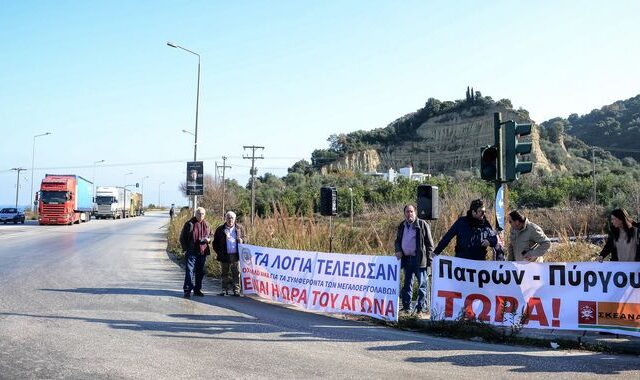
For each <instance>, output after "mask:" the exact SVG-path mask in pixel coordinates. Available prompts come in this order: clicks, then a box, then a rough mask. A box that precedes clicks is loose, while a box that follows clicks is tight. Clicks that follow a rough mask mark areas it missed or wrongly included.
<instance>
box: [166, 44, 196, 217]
mask: <svg viewBox="0 0 640 380" xmlns="http://www.w3.org/2000/svg"><path fill="white" fill-rule="evenodd" d="M167 45H168V46H171V47H172V48H176V49H181V50H184V51H186V52H188V53H191V54H193V55H195V56H197V57H198V85H197V87H196V129H195V133H193V137H194V140H193V161H197V157H198V104H199V103H200V54H198V53H196V52H194V51H191V50H189V49H186V48H183V47H182V46H180V45H176V44H174V43H173V42H167ZM183 131H184V129H183ZM197 207H198V196H197V195H194V196H193V212H194V213H195V212H196V208H197Z"/></svg>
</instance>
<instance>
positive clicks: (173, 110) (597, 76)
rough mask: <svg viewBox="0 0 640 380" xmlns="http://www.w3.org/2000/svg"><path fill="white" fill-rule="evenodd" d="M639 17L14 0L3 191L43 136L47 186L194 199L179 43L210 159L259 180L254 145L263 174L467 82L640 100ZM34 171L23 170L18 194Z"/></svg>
mask: <svg viewBox="0 0 640 380" xmlns="http://www.w3.org/2000/svg"><path fill="white" fill-rule="evenodd" d="M639 14H640V2H638V1H634V0H630V1H613V2H605V1H537V2H516V1H456V2H432V1H400V2H392V1H375V0H374V1H234V2H221V1H29V0H25V1H17V0H15V1H8V0H7V1H3V2H2V7H1V10H0V25H2V29H1V32H0V46H2V59H0V83H1V85H0V130H1V132H2V150H0V204H12V203H13V202H14V200H15V189H16V188H15V181H16V175H15V172H14V171H10V170H9V169H10V168H13V167H24V168H26V169H30V168H31V164H32V147H33V136H34V135H37V134H40V133H44V132H51V133H52V134H51V135H49V136H43V137H39V138H37V139H36V155H35V160H34V163H35V168H36V170H35V171H34V177H35V180H34V183H35V185H34V191H35V190H36V189H37V188H38V184H39V182H40V180H41V178H42V176H43V175H44V174H45V173H58V174H63V173H73V174H80V175H82V176H84V177H86V178H88V179H90V180H91V179H92V178H93V177H94V175H95V180H96V181H95V182H96V184H97V185H119V186H121V185H123V184H125V183H126V184H130V183H135V182H142V178H143V177H146V176H149V178H146V179H145V180H144V184H145V195H146V198H147V199H146V202H145V203H148V202H153V203H157V202H158V201H161V202H162V203H164V204H167V203H171V202H175V203H178V204H186V199H184V198H183V197H182V196H181V195H180V193H179V191H178V186H179V184H180V182H181V181H184V177H185V174H184V172H185V162H186V161H188V160H191V159H192V157H193V136H191V135H188V134H185V133H183V132H181V130H182V129H186V130H189V131H193V129H194V121H195V97H196V69H197V58H196V57H195V56H193V55H191V54H188V53H186V52H184V51H181V50H178V49H173V48H171V47H168V46H167V45H166V42H167V41H173V42H175V43H177V44H179V45H181V46H184V47H185V48H188V49H190V50H193V51H195V52H198V53H199V54H200V55H201V57H202V58H201V60H202V61H201V65H202V66H201V70H202V73H201V89H200V91H201V92H200V94H201V96H200V107H199V112H200V115H199V148H198V157H199V159H203V160H204V165H205V172H208V173H213V168H214V162H215V161H218V162H219V163H221V162H222V159H221V157H222V156H227V157H228V161H227V164H228V165H230V166H232V168H231V169H229V170H228V171H227V175H228V177H230V178H235V179H237V180H238V181H239V182H240V183H241V184H245V183H246V182H247V179H248V177H249V166H250V161H249V160H245V159H242V155H243V154H245V153H249V152H248V151H244V150H243V148H242V147H243V146H244V145H261V146H264V147H265V149H264V151H263V155H264V157H265V159H263V160H259V161H257V164H258V170H259V174H264V173H265V172H272V173H274V174H277V175H279V176H283V175H285V174H286V168H287V167H290V166H291V165H292V164H293V163H294V162H296V161H298V160H299V159H309V158H310V155H311V152H312V151H313V150H314V149H317V148H326V147H327V142H326V139H327V138H328V137H329V135H331V134H333V133H348V132H351V131H355V130H359V129H364V130H369V129H373V128H380V127H385V126H386V125H387V124H389V123H390V122H392V121H393V120H395V119H396V118H398V117H400V116H402V115H404V114H407V113H409V112H413V111H415V110H416V109H418V108H420V107H422V106H423V105H424V103H425V102H426V100H427V99H428V98H429V97H434V98H437V99H440V100H453V99H459V98H463V97H464V93H465V90H466V87H467V86H473V87H474V88H475V89H476V90H480V91H481V92H482V93H483V94H484V95H489V96H491V97H493V98H494V99H501V98H509V99H511V100H512V102H513V104H514V106H515V107H523V108H526V109H527V110H529V112H530V114H531V116H532V118H533V119H534V120H536V121H537V122H542V121H544V120H547V119H549V118H552V117H555V116H562V117H567V116H568V115H569V114H571V113H574V112H575V113H578V114H584V113H587V112H589V111H591V110H592V109H594V108H599V107H601V106H603V105H605V104H609V103H612V102H613V101H615V100H619V99H626V98H629V97H632V96H635V95H637V94H638V93H640V64H639V62H640V43H638V41H640V28H638V25H637V22H638V15H639ZM100 160H105V162H104V163H101V164H97V165H96V170H95V174H94V170H93V166H94V165H93V163H94V162H96V161H100ZM129 172H133V174H131V175H127V176H125V174H126V173H129ZM30 180H31V172H30V171H25V172H22V174H21V185H20V203H21V204H25V203H28V199H29V192H30ZM162 182H164V184H162V185H161V183H162ZM159 190H160V194H159V193H158V191H159Z"/></svg>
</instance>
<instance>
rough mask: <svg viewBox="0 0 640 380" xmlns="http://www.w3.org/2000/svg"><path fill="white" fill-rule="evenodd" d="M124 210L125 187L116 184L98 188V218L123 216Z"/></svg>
mask: <svg viewBox="0 0 640 380" xmlns="http://www.w3.org/2000/svg"><path fill="white" fill-rule="evenodd" d="M122 210H124V189H123V188H122V187H116V186H98V187H97V188H96V218H98V219H105V218H112V219H116V218H122V215H123V211H122Z"/></svg>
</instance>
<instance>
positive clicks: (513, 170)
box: [504, 120, 533, 181]
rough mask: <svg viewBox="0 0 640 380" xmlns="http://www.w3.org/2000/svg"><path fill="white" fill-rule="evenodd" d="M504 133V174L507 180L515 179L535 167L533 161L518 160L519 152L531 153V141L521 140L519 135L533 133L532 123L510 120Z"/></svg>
mask: <svg viewBox="0 0 640 380" xmlns="http://www.w3.org/2000/svg"><path fill="white" fill-rule="evenodd" d="M504 133H505V135H504V142H505V143H504V174H505V175H504V176H505V181H513V180H516V179H518V176H519V175H520V174H524V173H530V172H531V169H533V162H531V161H519V160H518V155H519V154H529V153H531V148H532V144H531V143H530V142H519V137H521V136H527V135H529V134H531V124H517V123H516V122H515V121H513V120H509V121H507V122H506V123H505V131H504Z"/></svg>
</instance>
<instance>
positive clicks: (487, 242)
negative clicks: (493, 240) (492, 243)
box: [482, 239, 489, 247]
mask: <svg viewBox="0 0 640 380" xmlns="http://www.w3.org/2000/svg"><path fill="white" fill-rule="evenodd" d="M482 246H483V247H488V246H489V240H487V239H484V240H483V241H482Z"/></svg>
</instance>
